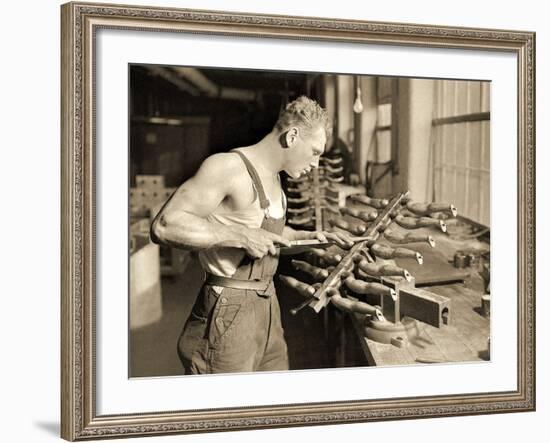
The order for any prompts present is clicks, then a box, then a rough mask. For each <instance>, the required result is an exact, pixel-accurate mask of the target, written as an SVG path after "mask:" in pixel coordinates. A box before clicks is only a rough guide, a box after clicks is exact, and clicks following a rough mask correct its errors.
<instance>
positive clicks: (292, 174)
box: [285, 171, 302, 179]
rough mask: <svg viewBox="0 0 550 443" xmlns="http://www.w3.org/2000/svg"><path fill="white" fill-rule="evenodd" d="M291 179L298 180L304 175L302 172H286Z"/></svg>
mask: <svg viewBox="0 0 550 443" xmlns="http://www.w3.org/2000/svg"><path fill="white" fill-rule="evenodd" d="M285 172H286V173H287V174H288V175H289V176H290V177H291V178H293V179H297V178H300V177H301V176H302V173H301V172H300V171H285Z"/></svg>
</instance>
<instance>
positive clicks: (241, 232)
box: [151, 212, 246, 250]
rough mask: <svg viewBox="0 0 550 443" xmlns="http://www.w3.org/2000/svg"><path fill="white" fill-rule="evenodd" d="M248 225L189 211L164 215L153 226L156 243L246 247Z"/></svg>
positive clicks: (198, 247) (206, 246) (186, 246)
mask: <svg viewBox="0 0 550 443" xmlns="http://www.w3.org/2000/svg"><path fill="white" fill-rule="evenodd" d="M245 230H246V228H245V227H243V226H224V225H218V224H214V223H211V222H209V221H207V220H205V219H203V218H201V217H198V216H196V215H193V214H190V213H188V212H179V213H177V214H170V215H164V214H162V213H161V214H160V215H159V216H158V217H157V218H156V219H155V221H154V222H153V225H152V227H151V237H152V238H153V241H155V243H162V244H166V245H169V246H172V247H177V248H183V249H193V250H198V249H209V248H220V247H233V248H242V247H243V246H244V243H245V241H246V238H245V237H246V234H245Z"/></svg>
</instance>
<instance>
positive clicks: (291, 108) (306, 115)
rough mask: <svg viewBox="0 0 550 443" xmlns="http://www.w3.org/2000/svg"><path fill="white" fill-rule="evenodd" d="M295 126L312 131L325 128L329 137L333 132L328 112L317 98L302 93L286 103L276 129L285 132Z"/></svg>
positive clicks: (308, 131) (307, 131)
mask: <svg viewBox="0 0 550 443" xmlns="http://www.w3.org/2000/svg"><path fill="white" fill-rule="evenodd" d="M293 126H297V127H299V128H302V129H304V130H305V132H306V133H311V132H313V131H315V130H316V129H317V128H323V129H324V130H325V135H326V137H327V139H328V138H329V137H330V135H331V134H332V125H331V124H330V120H329V117H328V113H327V111H326V110H325V109H323V108H322V107H321V106H320V105H319V103H317V102H316V101H315V100H312V99H310V98H309V97H306V96H305V95H302V96H301V97H298V98H297V99H296V100H294V101H292V102H290V103H289V104H288V105H286V107H285V109H284V110H283V111H282V112H281V114H280V115H279V118H278V120H277V123H275V129H277V130H278V131H279V132H283V131H285V130H287V129H289V128H291V127H293Z"/></svg>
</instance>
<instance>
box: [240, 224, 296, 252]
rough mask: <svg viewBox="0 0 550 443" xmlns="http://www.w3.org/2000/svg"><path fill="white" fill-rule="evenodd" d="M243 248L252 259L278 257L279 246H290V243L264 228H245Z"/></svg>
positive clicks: (243, 231)
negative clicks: (267, 256)
mask: <svg viewBox="0 0 550 443" xmlns="http://www.w3.org/2000/svg"><path fill="white" fill-rule="evenodd" d="M242 235H243V248H244V249H245V251H246V253H247V254H248V255H249V256H250V257H252V258H262V257H264V256H265V255H267V254H272V255H276V254H277V246H279V245H280V246H290V241H289V240H287V239H286V238H283V237H281V236H280V235H277V234H274V233H273V232H269V231H266V230H265V229H262V228H243V230H242Z"/></svg>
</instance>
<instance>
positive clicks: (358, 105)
mask: <svg viewBox="0 0 550 443" xmlns="http://www.w3.org/2000/svg"><path fill="white" fill-rule="evenodd" d="M353 112H355V113H356V114H361V112H363V103H362V102H361V88H360V87H359V86H357V90H356V92H355V101H354V102H353Z"/></svg>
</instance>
